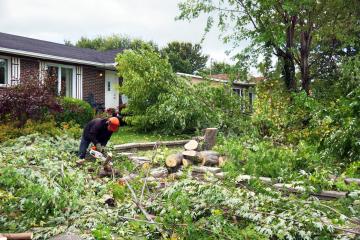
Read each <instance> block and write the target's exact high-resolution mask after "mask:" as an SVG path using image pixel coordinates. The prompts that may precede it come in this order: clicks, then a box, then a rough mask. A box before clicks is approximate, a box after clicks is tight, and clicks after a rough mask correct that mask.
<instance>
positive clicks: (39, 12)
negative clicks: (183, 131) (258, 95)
mask: <svg viewBox="0 0 360 240" xmlns="http://www.w3.org/2000/svg"><path fill="white" fill-rule="evenodd" d="M178 2H179V0H0V31H1V32H5V33H10V34H16V35H21V36H26V37H32V38H38V39H43V40H48V41H53V42H58V43H64V40H65V39H66V40H70V41H72V42H75V41H76V40H77V39H79V38H80V37H81V36H87V37H94V36H97V35H99V34H100V35H109V34H113V33H116V34H124V35H127V36H129V37H136V38H141V39H143V40H153V41H154V42H156V43H158V44H159V45H160V46H164V45H166V43H168V42H170V41H173V40H180V41H190V42H193V43H197V42H200V40H201V38H202V35H203V33H204V26H205V21H206V18H201V19H197V20H194V21H192V22H187V21H175V17H176V16H177V15H178V14H179V10H178V8H177V4H178ZM228 49H231V46H226V45H224V44H223V43H222V41H221V40H219V38H218V32H217V31H216V30H213V31H212V32H211V33H210V34H209V35H207V37H206V40H205V42H204V43H203V51H204V53H206V54H208V55H210V57H211V58H212V59H214V60H216V61H227V62H228V61H229V59H230V56H227V55H226V54H225V51H226V50H228Z"/></svg>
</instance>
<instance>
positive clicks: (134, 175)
mask: <svg viewBox="0 0 360 240" xmlns="http://www.w3.org/2000/svg"><path fill="white" fill-rule="evenodd" d="M137 177H138V175H137V174H134V173H131V174H130V175H127V176H125V177H122V178H120V179H119V180H118V183H119V184H120V185H125V181H128V182H129V181H131V180H133V179H134V178H137Z"/></svg>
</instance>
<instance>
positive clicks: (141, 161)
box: [129, 156, 151, 166]
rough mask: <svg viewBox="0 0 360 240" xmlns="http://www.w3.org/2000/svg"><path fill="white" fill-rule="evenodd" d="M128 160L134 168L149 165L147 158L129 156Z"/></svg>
mask: <svg viewBox="0 0 360 240" xmlns="http://www.w3.org/2000/svg"><path fill="white" fill-rule="evenodd" d="M129 160H131V161H132V162H133V163H134V164H135V165H136V166H141V165H143V164H145V163H150V162H151V161H150V159H149V158H147V157H137V156H131V157H129Z"/></svg>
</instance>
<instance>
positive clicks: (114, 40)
mask: <svg viewBox="0 0 360 240" xmlns="http://www.w3.org/2000/svg"><path fill="white" fill-rule="evenodd" d="M65 44H66V45H70V46H76V47H81V48H91V49H95V50H99V51H107V50H115V49H138V48H140V47H141V46H142V45H143V44H148V45H149V46H152V47H153V48H155V49H157V48H158V46H157V44H156V43H154V42H153V41H144V40H141V39H138V38H130V37H128V36H123V35H119V34H113V35H110V36H101V35H99V36H97V37H95V38H88V37H81V38H80V39H79V40H78V41H77V42H76V43H75V44H73V43H71V42H70V41H65Z"/></svg>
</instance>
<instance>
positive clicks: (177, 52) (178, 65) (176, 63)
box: [161, 41, 208, 74]
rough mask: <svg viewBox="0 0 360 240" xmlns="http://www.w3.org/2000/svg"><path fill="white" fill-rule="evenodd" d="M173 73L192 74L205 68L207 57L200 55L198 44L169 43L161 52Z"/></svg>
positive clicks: (200, 50)
mask: <svg viewBox="0 0 360 240" xmlns="http://www.w3.org/2000/svg"><path fill="white" fill-rule="evenodd" d="M161 53H162V55H163V56H167V57H168V58H169V62H170V64H171V66H172V68H173V70H174V71H175V72H182V73H189V74H193V73H194V72H195V71H198V70H200V69H202V68H204V67H205V65H206V62H207V60H208V56H207V55H204V54H203V53H202V47H201V45H200V44H192V43H189V42H177V41H174V42H170V43H168V44H167V46H166V47H164V48H163V49H162V50H161Z"/></svg>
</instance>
